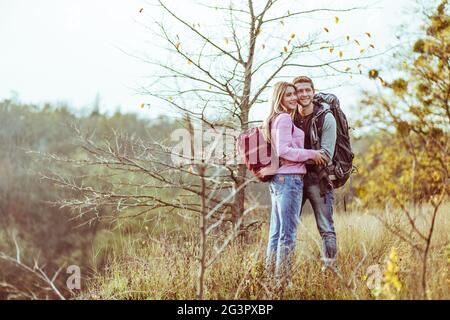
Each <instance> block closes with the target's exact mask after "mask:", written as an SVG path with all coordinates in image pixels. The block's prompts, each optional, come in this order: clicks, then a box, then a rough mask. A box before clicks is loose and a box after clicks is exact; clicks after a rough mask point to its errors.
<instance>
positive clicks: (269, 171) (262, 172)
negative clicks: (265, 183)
mask: <svg viewBox="0 0 450 320" xmlns="http://www.w3.org/2000/svg"><path fill="white" fill-rule="evenodd" d="M277 170H278V167H275V166H274V167H272V166H268V167H264V168H262V169H261V170H259V171H258V173H257V174H256V176H257V177H258V178H263V177H264V176H270V175H274V174H276V173H277Z"/></svg>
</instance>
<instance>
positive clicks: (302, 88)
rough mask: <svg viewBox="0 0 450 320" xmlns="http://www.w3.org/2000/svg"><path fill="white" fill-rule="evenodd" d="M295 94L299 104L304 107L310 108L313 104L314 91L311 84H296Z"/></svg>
mask: <svg viewBox="0 0 450 320" xmlns="http://www.w3.org/2000/svg"><path fill="white" fill-rule="evenodd" d="M295 90H296V91H295V93H296V95H297V100H298V103H299V104H300V105H301V106H302V107H309V106H310V105H311V104H312V101H313V97H314V90H313V88H312V86H311V84H310V83H305V82H299V83H296V84H295Z"/></svg>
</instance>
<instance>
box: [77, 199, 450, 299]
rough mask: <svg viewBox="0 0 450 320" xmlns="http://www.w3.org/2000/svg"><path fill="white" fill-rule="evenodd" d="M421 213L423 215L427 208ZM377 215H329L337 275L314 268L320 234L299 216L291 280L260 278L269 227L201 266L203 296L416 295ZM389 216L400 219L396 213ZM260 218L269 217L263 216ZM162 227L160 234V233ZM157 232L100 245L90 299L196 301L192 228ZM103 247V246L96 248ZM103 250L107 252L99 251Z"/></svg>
mask: <svg viewBox="0 0 450 320" xmlns="http://www.w3.org/2000/svg"><path fill="white" fill-rule="evenodd" d="M428 210H429V209H427V208H425V209H424V210H423V214H424V216H426V215H427V213H428ZM449 212H450V205H449V204H448V203H447V204H446V205H444V206H443V207H442V208H441V211H440V213H439V216H438V220H437V223H436V229H435V233H434V236H433V240H432V247H431V251H430V256H429V262H428V266H429V267H428V277H427V281H428V292H427V295H428V298H430V299H450V289H449V288H450V278H449V270H448V268H449V265H450V247H449V243H450V241H449V235H450V221H449V219H448V218H449ZM375 214H379V212H369V211H354V212H348V213H339V212H338V213H336V214H335V226H336V231H337V237H338V250H339V253H338V267H339V270H338V272H337V273H335V272H331V271H327V272H322V271H321V263H320V254H319V246H320V241H319V240H320V238H319V235H318V232H317V228H316V225H315V221H314V217H313V216H312V215H304V216H303V217H302V219H301V220H302V223H301V226H300V227H299V229H298V238H297V246H296V255H295V265H294V272H293V283H292V286H290V287H289V288H285V289H283V290H272V289H271V288H270V287H269V286H268V285H267V282H266V281H264V278H263V266H264V264H263V262H264V255H265V246H266V239H267V232H268V226H267V224H263V225H262V227H261V228H259V229H257V230H255V231H252V232H251V234H250V235H249V236H248V237H247V239H246V240H245V241H239V242H238V241H236V242H235V243H232V244H231V245H229V246H228V247H227V249H226V250H225V251H224V252H223V253H222V254H221V256H220V258H219V259H218V260H217V261H216V262H215V263H214V264H213V265H212V266H211V267H210V268H209V269H208V270H207V272H206V279H205V286H206V288H205V298H206V299H422V298H423V295H422V291H421V285H420V284H421V281H420V279H421V258H420V256H419V255H418V254H417V253H416V252H415V251H414V250H412V248H411V247H410V246H409V245H408V244H407V243H405V242H402V241H401V240H399V239H398V237H396V236H395V235H393V234H391V233H390V232H389V231H387V230H386V228H384V227H383V225H382V224H381V223H380V222H379V221H378V219H377V218H376V217H375V216H374V215H375ZM391 214H392V216H393V217H394V218H395V217H398V219H397V223H399V224H401V223H404V221H403V220H402V219H401V217H402V213H401V212H400V211H395V210H394V211H392V213H391ZM265 217H266V218H265V221H267V220H268V217H267V213H265ZM162 230H164V231H162ZM159 231H160V232H159V235H157V236H155V235H153V234H151V232H150V231H149V229H148V228H146V227H142V232H140V233H139V235H138V236H136V235H135V234H134V235H130V234H126V233H125V232H122V233H121V236H119V237H115V238H114V240H112V241H109V244H108V247H104V248H103V249H99V251H97V256H98V253H99V252H103V253H104V254H105V255H106V257H107V267H106V268H105V270H94V273H93V276H92V277H91V278H90V280H89V281H88V286H87V288H85V289H86V290H84V292H85V295H87V296H85V298H89V299H195V293H196V281H197V272H198V263H197V261H196V259H195V258H194V256H195V255H196V253H197V245H196V243H197V241H196V240H195V239H196V234H195V231H196V230H195V229H193V228H185V227H182V226H181V227H180V226H178V227H177V228H175V229H174V231H173V232H168V231H167V229H160V230H159ZM102 250H103V251H102ZM105 250H106V251H105Z"/></svg>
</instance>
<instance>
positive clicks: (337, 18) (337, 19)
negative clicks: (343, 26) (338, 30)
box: [334, 16, 339, 24]
mask: <svg viewBox="0 0 450 320" xmlns="http://www.w3.org/2000/svg"><path fill="white" fill-rule="evenodd" d="M334 21H336V24H338V23H339V17H338V16H336V17H334Z"/></svg>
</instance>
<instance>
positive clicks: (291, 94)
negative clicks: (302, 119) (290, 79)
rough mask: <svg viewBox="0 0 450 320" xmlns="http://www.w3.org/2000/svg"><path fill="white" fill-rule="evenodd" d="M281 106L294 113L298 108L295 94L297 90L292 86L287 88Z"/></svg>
mask: <svg viewBox="0 0 450 320" xmlns="http://www.w3.org/2000/svg"><path fill="white" fill-rule="evenodd" d="M281 104H282V105H283V106H284V107H285V108H286V109H287V110H288V111H292V110H295V108H297V95H296V93H295V88H294V87H293V86H292V87H291V86H289V87H287V89H286V91H285V92H284V95H283V99H282V101H281Z"/></svg>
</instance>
